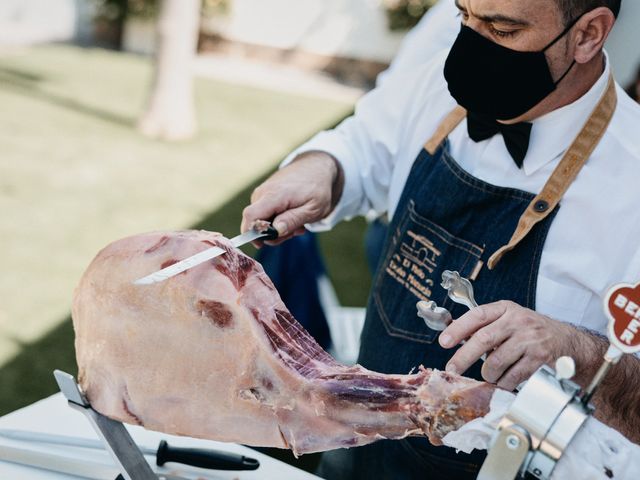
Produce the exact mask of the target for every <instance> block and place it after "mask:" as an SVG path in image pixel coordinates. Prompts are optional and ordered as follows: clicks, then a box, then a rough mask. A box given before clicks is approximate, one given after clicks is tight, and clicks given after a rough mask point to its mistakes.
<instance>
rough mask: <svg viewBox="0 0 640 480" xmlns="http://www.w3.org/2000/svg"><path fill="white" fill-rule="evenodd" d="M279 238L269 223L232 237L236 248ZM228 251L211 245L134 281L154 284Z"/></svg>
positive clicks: (136, 283) (137, 283)
mask: <svg viewBox="0 0 640 480" xmlns="http://www.w3.org/2000/svg"><path fill="white" fill-rule="evenodd" d="M276 238H278V231H277V230H276V229H275V228H274V227H273V226H272V225H271V224H270V223H268V224H267V225H266V226H265V227H264V228H261V229H259V230H257V229H255V227H254V229H253V230H248V231H247V232H245V233H243V234H242V235H238V236H237V237H233V238H232V239H231V244H232V245H233V246H234V247H235V248H239V247H241V246H242V245H246V244H247V243H249V242H253V241H255V240H275V239H276ZM223 253H226V251H225V250H223V249H222V248H220V247H211V248H208V249H206V250H203V251H202V252H199V253H196V254H195V255H192V256H190V257H188V258H185V259H184V260H181V261H179V262H178V263H174V264H173V265H169V266H168V267H166V268H163V269H162V270H158V271H157V272H154V273H152V274H151V275H147V276H146V277H143V278H140V279H138V280H136V281H135V282H133V283H134V284H135V285H152V284H154V283H158V282H163V281H165V280H167V279H169V278H171V277H175V276H176V275H178V274H179V273H182V272H184V271H186V270H189V269H190V268H193V267H195V266H197V265H200V264H201V263H203V262H206V261H207V260H211V259H213V258H216V257H217V256H220V255H222V254H223Z"/></svg>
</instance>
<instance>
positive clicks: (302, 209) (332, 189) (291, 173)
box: [240, 151, 344, 244]
mask: <svg viewBox="0 0 640 480" xmlns="http://www.w3.org/2000/svg"><path fill="white" fill-rule="evenodd" d="M343 183H344V176H343V173H342V169H341V167H340V165H339V163H338V162H337V161H336V160H335V159H334V158H333V157H332V156H331V155H329V154H327V153H324V152H315V151H314V152H307V153H303V154H302V155H300V156H299V157H297V158H296V159H295V160H294V161H293V162H292V163H291V164H289V165H287V166H286V167H285V168H283V169H281V170H278V171H277V172H276V173H274V174H273V175H272V176H271V177H270V178H269V179H267V180H266V181H265V182H264V183H263V184H262V185H260V186H259V187H258V188H256V189H255V190H254V192H253V194H252V195H251V205H249V206H248V207H247V208H245V209H244V211H243V212H242V225H241V227H240V228H241V231H242V232H246V231H247V230H249V229H250V228H251V225H252V224H253V222H254V221H256V220H270V219H273V226H274V227H275V229H276V230H278V234H279V237H278V240H277V241H275V242H273V243H274V244H278V243H282V242H283V241H285V240H288V239H289V238H291V237H293V236H294V235H301V234H303V233H304V231H305V230H304V225H305V223H313V222H317V221H319V220H322V219H323V218H325V217H326V216H327V215H329V213H331V211H332V210H333V208H334V207H335V206H336V204H337V203H338V200H339V199H340V196H341V195H342V188H343Z"/></svg>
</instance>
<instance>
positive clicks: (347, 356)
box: [318, 275, 366, 365]
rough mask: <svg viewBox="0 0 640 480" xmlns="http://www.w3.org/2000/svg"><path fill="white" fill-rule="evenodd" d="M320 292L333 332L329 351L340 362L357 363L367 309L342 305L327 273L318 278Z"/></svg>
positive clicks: (330, 328) (330, 329)
mask: <svg viewBox="0 0 640 480" xmlns="http://www.w3.org/2000/svg"><path fill="white" fill-rule="evenodd" d="M318 294H319V296H320V305H322V309H323V311H324V315H325V317H326V319H327V323H328V324H329V333H330V334H331V343H332V345H331V348H329V353H331V355H333V357H334V358H335V359H336V360H338V361H339V362H342V363H344V364H347V365H353V364H355V363H356V361H357V359H358V352H359V350H360V334H361V332H362V327H363V325H364V317H365V313H366V309H364V308H361V307H343V306H342V305H340V302H339V300H338V296H337V295H336V291H335V289H334V288H333V285H332V284H331V281H330V280H329V278H328V277H326V276H325V275H323V276H321V277H320V278H319V279H318Z"/></svg>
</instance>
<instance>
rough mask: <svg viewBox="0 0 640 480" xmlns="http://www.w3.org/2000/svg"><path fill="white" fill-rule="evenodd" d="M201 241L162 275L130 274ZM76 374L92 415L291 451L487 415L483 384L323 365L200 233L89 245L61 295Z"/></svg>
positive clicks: (239, 263) (270, 296) (265, 291)
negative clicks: (69, 291)
mask: <svg viewBox="0 0 640 480" xmlns="http://www.w3.org/2000/svg"><path fill="white" fill-rule="evenodd" d="M212 245H216V246H219V247H221V248H223V249H225V250H226V251H227V253H225V254H224V255H222V256H219V257H217V258H215V259H214V260H211V261H209V262H206V263H204V264H202V265H199V266H197V267H195V268H192V269H190V270H188V271H186V272H184V273H182V274H180V275H178V276H176V277H173V278H171V279H169V280H166V281H164V282H162V283H158V284H154V285H148V286H136V285H133V283H132V282H133V281H134V280H136V279H138V278H140V277H143V276H145V275H147V274H149V273H151V272H153V271H156V270H158V269H160V268H161V267H166V266H168V265H170V264H172V263H175V262H177V261H178V260H181V259H184V258H186V257H188V256H190V255H193V254H195V253H197V252H199V251H202V250H204V249H205V248H209V247H211V246H212ZM73 323H74V328H75V332H76V353H77V360H78V366H79V369H80V370H79V382H80V384H81V386H82V388H83V390H84V391H85V393H86V394H87V396H88V398H89V400H90V401H91V404H92V405H93V407H94V408H95V409H96V410H98V411H99V412H101V413H102V414H104V415H107V416H109V417H111V418H114V419H117V420H120V421H124V422H127V423H132V424H139V425H143V426H144V427H146V428H148V429H151V430H158V431H162V432H166V433H172V434H178V435H188V436H191V437H200V438H207V439H214V440H221V441H229V442H239V443H243V444H248V445H254V446H270V447H281V448H290V449H292V450H293V451H294V453H296V454H300V453H308V452H315V451H322V450H330V449H335V448H341V447H353V446H358V445H364V444H367V443H371V442H374V441H376V440H378V439H382V438H389V439H400V438H404V437H407V436H410V435H426V436H428V437H429V439H430V441H431V442H432V443H434V444H437V445H439V444H441V442H442V438H443V437H444V436H445V435H446V434H447V433H449V432H451V431H454V430H457V429H458V428H460V427H461V426H462V425H464V424H466V423H467V422H469V421H471V420H473V419H475V418H477V417H483V416H484V415H485V414H487V412H488V411H489V404H490V401H491V396H492V394H493V392H494V387H492V386H490V385H488V384H485V383H480V382H476V381H474V380H470V379H467V378H463V377H460V376H457V375H450V374H447V373H444V372H439V371H435V370H426V369H423V368H421V369H420V370H419V371H418V372H417V373H415V374H413V375H384V374H380V373H376V372H372V371H370V370H366V369H365V368H363V367H361V366H359V365H356V366H345V365H342V364H340V363H338V362H336V361H335V360H334V359H333V358H332V357H331V356H330V355H329V354H328V353H326V352H325V351H324V350H322V348H321V347H320V346H319V345H318V344H317V343H316V342H315V341H314V340H313V338H311V336H310V335H309V334H308V333H307V332H306V331H305V330H304V329H303V328H302V327H301V326H300V325H299V324H298V323H297V322H296V320H295V319H294V318H293V317H292V316H291V314H290V313H289V312H288V311H287V309H286V307H285V306H284V304H283V303H282V301H281V300H280V297H279V296H278V293H277V292H276V290H275V288H274V286H273V285H272V283H271V281H270V280H269V278H268V277H267V275H266V274H265V273H264V271H263V270H262V267H261V266H260V265H259V264H258V263H256V262H255V261H254V260H252V259H251V258H249V257H247V256H246V255H244V254H243V253H242V252H240V251H238V250H235V249H233V248H232V247H231V245H230V243H229V241H228V240H226V239H225V238H224V237H223V236H222V235H220V234H217V233H210V232H196V231H187V232H170V233H151V234H145V235H138V236H135V237H130V238H126V239H123V240H119V241H117V242H115V243H113V244H111V245H109V246H108V247H106V248H105V249H104V250H102V251H101V252H100V253H99V254H98V255H97V257H96V258H95V259H94V260H93V262H92V263H91V265H90V266H89V268H88V269H87V271H86V272H85V274H84V276H83V277H82V280H81V281H80V284H79V286H78V288H77V289H76V292H75V297H74V302H73Z"/></svg>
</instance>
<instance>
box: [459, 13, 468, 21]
mask: <svg viewBox="0 0 640 480" xmlns="http://www.w3.org/2000/svg"><path fill="white" fill-rule="evenodd" d="M458 17H462V21H463V22H466V21H467V20H469V14H468V13H467V12H463V11H462V10H460V11H458Z"/></svg>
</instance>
